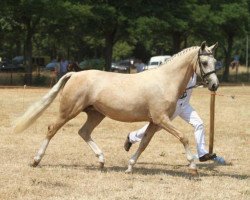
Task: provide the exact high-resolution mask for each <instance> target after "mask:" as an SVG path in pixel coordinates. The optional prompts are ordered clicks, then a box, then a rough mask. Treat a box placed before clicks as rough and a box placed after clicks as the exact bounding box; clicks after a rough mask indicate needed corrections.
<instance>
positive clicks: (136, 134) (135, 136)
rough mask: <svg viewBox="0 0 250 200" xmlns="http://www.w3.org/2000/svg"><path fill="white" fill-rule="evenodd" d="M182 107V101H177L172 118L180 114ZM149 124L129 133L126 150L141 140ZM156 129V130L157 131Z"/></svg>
mask: <svg viewBox="0 0 250 200" xmlns="http://www.w3.org/2000/svg"><path fill="white" fill-rule="evenodd" d="M180 111H181V109H180V103H179V102H177V106H176V110H175V112H174V114H173V116H172V117H171V120H173V119H174V118H175V117H176V116H177V115H179V113H180ZM148 125H149V124H146V125H145V126H143V127H142V128H140V129H138V130H136V131H132V132H130V133H129V134H128V136H127V138H126V140H125V143H124V149H125V150H126V151H129V149H130V147H131V146H132V144H134V143H136V142H140V141H141V139H142V138H143V136H144V134H145V131H146V129H147V128H148ZM160 130H161V128H160V127H159V128H158V130H157V131H160ZM157 131H156V132H157Z"/></svg>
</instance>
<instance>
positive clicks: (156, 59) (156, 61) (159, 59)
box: [145, 55, 171, 70]
mask: <svg viewBox="0 0 250 200" xmlns="http://www.w3.org/2000/svg"><path fill="white" fill-rule="evenodd" d="M169 58H171V56H170V55H164V56H153V57H151V58H150V60H149V63H148V66H146V67H145V70H149V69H154V68H157V67H159V66H160V65H161V64H162V63H164V62H166V61H167V60H168V59H169Z"/></svg>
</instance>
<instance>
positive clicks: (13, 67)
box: [0, 59, 25, 71]
mask: <svg viewBox="0 0 250 200" xmlns="http://www.w3.org/2000/svg"><path fill="white" fill-rule="evenodd" d="M24 70H25V68H24V66H23V65H22V64H19V63H15V62H12V61H10V60H8V59H4V60H2V61H1V62H0V71H24Z"/></svg>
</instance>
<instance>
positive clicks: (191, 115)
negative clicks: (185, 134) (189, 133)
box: [179, 104, 208, 158]
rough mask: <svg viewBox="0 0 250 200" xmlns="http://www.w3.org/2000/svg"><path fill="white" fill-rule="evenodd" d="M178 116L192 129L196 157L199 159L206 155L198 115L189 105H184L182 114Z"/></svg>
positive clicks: (203, 134)
mask: <svg viewBox="0 0 250 200" xmlns="http://www.w3.org/2000/svg"><path fill="white" fill-rule="evenodd" d="M179 116H180V117H181V118H182V119H183V120H185V121H186V122H187V123H189V124H191V125H192V126H193V127H194V136H195V142H196V148H197V153H198V157H199V158H200V157H202V156H204V155H205V154H207V153H208V151H207V150H206V144H205V127H204V125H203V121H202V120H201V118H200V117H199V115H198V113H197V112H196V111H195V110H194V109H193V107H192V106H191V105H190V104H186V105H185V106H184V107H183V108H182V112H181V113H180V115H179Z"/></svg>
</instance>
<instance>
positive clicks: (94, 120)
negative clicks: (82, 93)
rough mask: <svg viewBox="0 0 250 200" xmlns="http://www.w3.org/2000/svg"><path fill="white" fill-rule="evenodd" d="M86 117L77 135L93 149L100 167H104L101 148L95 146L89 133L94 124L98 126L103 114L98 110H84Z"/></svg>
mask: <svg viewBox="0 0 250 200" xmlns="http://www.w3.org/2000/svg"><path fill="white" fill-rule="evenodd" d="M86 113H87V115H88V118H87V121H86V122H85V124H84V125H83V126H82V128H81V129H80V130H79V132H78V133H79V135H80V136H81V137H82V138H83V139H84V141H85V142H86V143H87V144H88V145H89V146H90V148H91V149H92V150H93V151H94V153H95V155H96V157H98V160H99V163H100V168H103V167H104V162H105V159H104V155H103V152H102V150H101V149H100V148H99V147H98V146H97V144H96V143H95V142H94V140H93V139H92V138H91V136H90V135H91V133H92V131H93V130H94V128H95V127H96V126H98V125H99V124H100V123H101V121H102V120H103V119H104V118H105V116H104V115H103V114H101V113H99V112H98V111H95V110H88V111H86Z"/></svg>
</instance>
